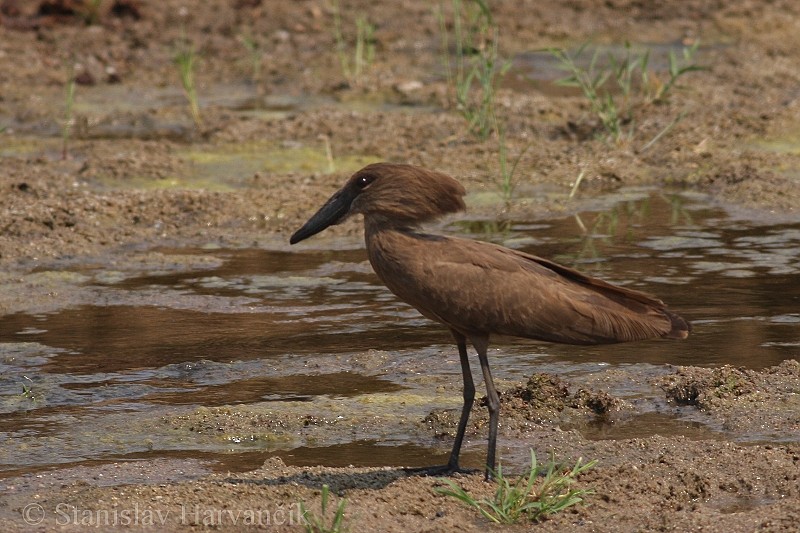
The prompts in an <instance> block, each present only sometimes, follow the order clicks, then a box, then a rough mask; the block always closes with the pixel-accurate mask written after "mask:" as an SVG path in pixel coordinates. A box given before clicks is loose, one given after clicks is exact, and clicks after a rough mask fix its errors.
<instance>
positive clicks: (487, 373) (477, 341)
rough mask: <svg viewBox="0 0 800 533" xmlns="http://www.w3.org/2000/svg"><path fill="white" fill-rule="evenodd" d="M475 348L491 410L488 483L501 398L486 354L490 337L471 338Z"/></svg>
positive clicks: (492, 469) (493, 457)
mask: <svg viewBox="0 0 800 533" xmlns="http://www.w3.org/2000/svg"><path fill="white" fill-rule="evenodd" d="M470 340H471V341H472V344H473V346H475V349H476V350H477V351H478V359H479V360H480V362H481V371H482V372H483V381H484V383H486V406H487V407H488V408H489V450H488V452H487V454H486V481H489V480H490V479H492V472H494V468H495V453H496V451H497V425H498V422H499V420H500V396H498V395H497V389H495V388H494V381H493V380H492V372H491V370H489V359H488V358H487V357H486V352H487V350H488V349H489V337H471V338H470Z"/></svg>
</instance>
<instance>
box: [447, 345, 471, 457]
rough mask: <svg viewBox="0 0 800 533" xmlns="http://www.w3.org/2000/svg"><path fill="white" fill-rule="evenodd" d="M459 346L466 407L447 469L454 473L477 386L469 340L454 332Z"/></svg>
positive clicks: (462, 411)
mask: <svg viewBox="0 0 800 533" xmlns="http://www.w3.org/2000/svg"><path fill="white" fill-rule="evenodd" d="M453 336H454V337H455V338H456V344H457V345H458V356H459V357H460V358H461V375H462V377H463V378H464V405H463V406H462V407H461V418H460V419H459V421H458V431H457V432H456V440H455V442H453V451H452V452H450V460H449V461H448V462H447V467H448V468H449V469H451V470H452V471H457V470H458V456H459V454H460V453H461V444H462V443H463V442H464V433H465V432H466V430H467V421H468V420H469V414H470V412H471V411H472V404H473V403H474V402H475V384H474V383H473V382H472V370H471V369H470V367H469V356H468V354H467V340H466V339H465V338H464V336H463V335H461V334H459V333H455V332H453Z"/></svg>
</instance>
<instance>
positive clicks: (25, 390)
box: [21, 376, 36, 400]
mask: <svg viewBox="0 0 800 533" xmlns="http://www.w3.org/2000/svg"><path fill="white" fill-rule="evenodd" d="M22 377H23V378H25V379H27V380H28V381H30V382H31V383H33V380H32V379H31V378H29V377H28V376H22ZM21 396H22V397H23V398H27V399H29V400H35V399H36V396H34V394H33V388H32V386H31V385H26V384H25V383H23V384H22V393H21Z"/></svg>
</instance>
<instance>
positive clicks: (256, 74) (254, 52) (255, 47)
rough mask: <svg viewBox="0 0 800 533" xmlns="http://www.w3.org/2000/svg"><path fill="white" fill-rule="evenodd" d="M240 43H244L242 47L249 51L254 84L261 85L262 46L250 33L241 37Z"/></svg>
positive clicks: (251, 75)
mask: <svg viewBox="0 0 800 533" xmlns="http://www.w3.org/2000/svg"><path fill="white" fill-rule="evenodd" d="M239 42H240V43H242V46H244V47H245V49H246V50H247V57H248V61H249V63H250V72H251V74H250V77H251V80H252V81H253V83H259V81H260V80H261V56H262V51H261V46H260V44H259V42H258V41H257V40H256V38H255V37H253V35H252V33H250V32H249V31H248V32H243V33H241V34H240V35H239Z"/></svg>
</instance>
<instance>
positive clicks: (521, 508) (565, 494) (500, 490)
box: [436, 450, 597, 524]
mask: <svg viewBox="0 0 800 533" xmlns="http://www.w3.org/2000/svg"><path fill="white" fill-rule="evenodd" d="M595 464H597V461H590V462H588V463H583V462H582V460H581V459H578V461H577V462H576V463H575V466H573V467H572V468H564V467H563V466H562V465H560V464H557V463H555V461H553V460H552V459H551V460H550V461H549V462H548V463H547V465H544V466H540V465H538V464H537V462H536V454H535V453H534V452H533V450H531V465H530V469H529V471H528V473H527V477H526V476H521V477H520V478H519V479H517V480H516V481H515V482H513V483H512V482H511V481H509V479H508V478H507V477H505V476H504V475H503V470H502V467H498V469H497V471H496V472H494V476H495V478H496V480H497V490H496V491H495V493H494V498H492V499H491V500H489V499H485V498H484V499H480V500H476V499H475V498H473V497H472V496H470V494H469V493H467V491H465V490H464V489H462V488H461V487H460V486H458V485H457V484H456V483H455V482H453V481H452V480H449V479H441V481H442V482H443V483H445V484H447V485H448V487H449V488H437V489H436V490H437V492H439V493H440V494H444V495H446V496H452V497H454V498H456V499H458V500H460V501H462V502H464V503H465V504H467V505H469V506H470V507H474V508H476V509H478V511H479V512H480V513H481V514H482V515H483V516H484V517H486V518H488V519H489V520H491V521H492V522H495V523H497V524H514V523H516V522H518V521H519V520H520V519H521V518H527V519H528V520H530V521H537V520H540V519H542V518H545V517H546V516H548V515H552V514H555V513H558V512H560V511H563V510H564V509H566V508H568V507H571V506H573V505H576V504H579V503H581V502H583V499H584V497H585V496H586V495H587V494H589V493H590V492H591V491H589V490H587V489H573V488H570V487H571V485H572V484H573V483H574V482H575V478H576V477H577V476H578V475H580V474H582V473H583V472H586V471H587V470H589V469H590V468H592V467H593V466H594V465H595ZM540 475H541V476H542V479H541V480H539V481H538V482H537V479H538V478H539V476H540Z"/></svg>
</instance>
